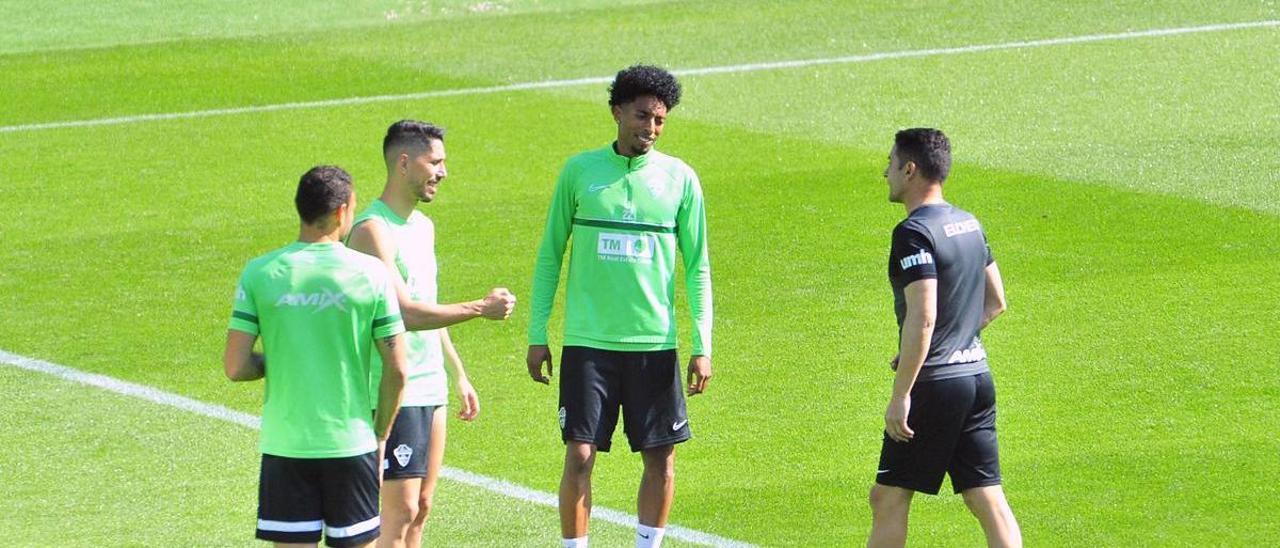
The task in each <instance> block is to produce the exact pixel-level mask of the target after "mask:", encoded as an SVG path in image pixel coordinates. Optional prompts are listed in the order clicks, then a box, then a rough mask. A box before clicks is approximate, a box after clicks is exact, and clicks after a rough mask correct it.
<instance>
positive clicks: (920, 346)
mask: <svg viewBox="0 0 1280 548" xmlns="http://www.w3.org/2000/svg"><path fill="white" fill-rule="evenodd" d="M932 338H933V322H932V321H929V320H926V319H925V318H922V317H915V318H912V317H908V318H907V319H906V320H905V321H904V322H903V324H902V335H901V341H900V342H899V346H898V371H897V373H896V375H895V376H894V380H893V397H895V398H904V397H906V396H908V395H909V394H911V388H912V387H913V386H915V383H916V377H917V376H918V375H919V374H920V369H921V368H923V367H924V361H925V358H926V357H928V355H929V345H930V340H931V339H932Z"/></svg>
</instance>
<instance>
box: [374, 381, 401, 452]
mask: <svg viewBox="0 0 1280 548" xmlns="http://www.w3.org/2000/svg"><path fill="white" fill-rule="evenodd" d="M403 399H404V375H402V374H397V373H394V372H391V371H383V373H382V383H381V384H380V385H379V386H378V409H377V411H375V412H374V415H373V431H374V434H376V435H377V436H378V439H379V440H385V439H387V436H389V435H391V423H392V422H393V421H395V419H396V413H398V412H399V411H400V402H401V401H402V400H403Z"/></svg>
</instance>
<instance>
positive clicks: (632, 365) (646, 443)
mask: <svg viewBox="0 0 1280 548" xmlns="http://www.w3.org/2000/svg"><path fill="white" fill-rule="evenodd" d="M619 407H621V409H622V421H623V423H622V427H623V430H625V431H626V433H627V441H629V442H630V444H631V450H632V451H642V450H645V449H652V448H654V447H663V446H667V445H673V444H676V443H680V442H682V441H685V440H688V439H689V438H690V436H691V432H690V430H689V415H688V411H687V410H686V409H685V401H684V388H683V386H682V384H681V382H680V364H679V363H678V361H677V358H676V351H675V350H674V349H672V350H656V351H652V352H620V351H615V350H601V349H597V348H588V347H585V346H566V347H564V355H563V356H562V357H561V361H560V432H561V437H562V439H564V441H566V442H568V441H570V440H572V441H580V442H584V443H592V444H595V446H596V449H598V450H600V451H606V452H607V451H609V447H610V445H611V444H612V443H611V441H612V438H613V430H614V428H615V427H616V426H617V424H618V409H619Z"/></svg>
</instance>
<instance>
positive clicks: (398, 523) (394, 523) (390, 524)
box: [378, 463, 422, 548]
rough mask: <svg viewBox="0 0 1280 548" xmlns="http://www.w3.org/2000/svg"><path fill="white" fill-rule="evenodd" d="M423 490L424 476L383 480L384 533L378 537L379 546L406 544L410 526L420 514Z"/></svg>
mask: <svg viewBox="0 0 1280 548" xmlns="http://www.w3.org/2000/svg"><path fill="white" fill-rule="evenodd" d="M379 465H381V463H379ZM421 491H422V478H404V479H393V480H386V481H383V482H382V535H381V536H379V537H378V548H400V547H402V546H404V545H405V538H406V537H407V536H408V534H409V526H410V525H411V524H412V523H413V521H414V519H416V518H417V515H418V493H419V492H421Z"/></svg>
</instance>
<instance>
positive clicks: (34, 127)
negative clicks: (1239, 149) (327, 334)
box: [0, 19, 1280, 133]
mask: <svg viewBox="0 0 1280 548" xmlns="http://www.w3.org/2000/svg"><path fill="white" fill-rule="evenodd" d="M1276 26H1280V20H1274V19H1272V20H1265V21H1246V22H1239V23H1220V24H1211V25H1199V26H1193V27H1175V28H1165V29H1150V30H1141V31H1129V32H1117V33H1109V34H1086V35H1080V36H1064V37H1060V38H1045V39H1041V40H1020V41H1014V42H1000V43H994V44H975V45H969V46H955V47H949V48H928V49H914V50H901V51H888V52H881V53H868V54H862V55H845V56H839V57H822V58H814V59H797V60H791V61H770V62H762V63H747V64H738V65H724V66H716V67H702V68H692V69H677V70H672V71H671V72H672V73H674V74H675V75H677V76H706V75H712V74H732V73H742V72H755V71H764V70H778V69H789V68H804V67H813V66H820V65H840V64H854V63H867V62H872V61H883V60H887V59H904V58H911V57H933V56H940V55H958V54H965V53H980V52H987V51H1000V50H1013V49H1025V48H1038V47H1048V46H1062V45H1071V44H1083V43H1089V42H1106V41H1113V40H1132V39H1136V38H1154V37H1162V36H1177V35H1182V34H1197V33H1206V32H1223V31H1231V30H1244V29H1256V28H1267V27H1276ZM611 81H613V77H612V76H594V77H587V78H571V79H564V80H544V81H541V82H522V83H517V84H506V85H500V86H484V87H470V88H457V89H441V90H432V91H422V92H416V93H403V94H391V95H368V96H360V97H346V98H341V99H323V100H317V101H298V102H290V103H277V104H271V105H253V106H245V107H231V108H217V109H209V110H196V111H188V112H167V113H157V114H136V115H131V116H117V117H112V118H94V119H88V120H65V121H60V122H40V123H34V124H18V125H12V126H0V133H16V132H26V131H41V130H49V129H66V128H81V127H94V126H112V125H124V124H136V123H143V122H158V121H164V120H181V119H189V118H208V117H213V116H232V115H237V114H254V113H261V112H276V111H284V110H303V109H316V108H328V107H341V106H350V105H367V104H372V103H387V102H398V101H416V100H420V99H431V98H436V97H452V96H458V95H483V94H491V93H506V92H511V91H528V90H538V89H552V88H566V87H574V86H583V85H598V84H604V83H608V82H611Z"/></svg>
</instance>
